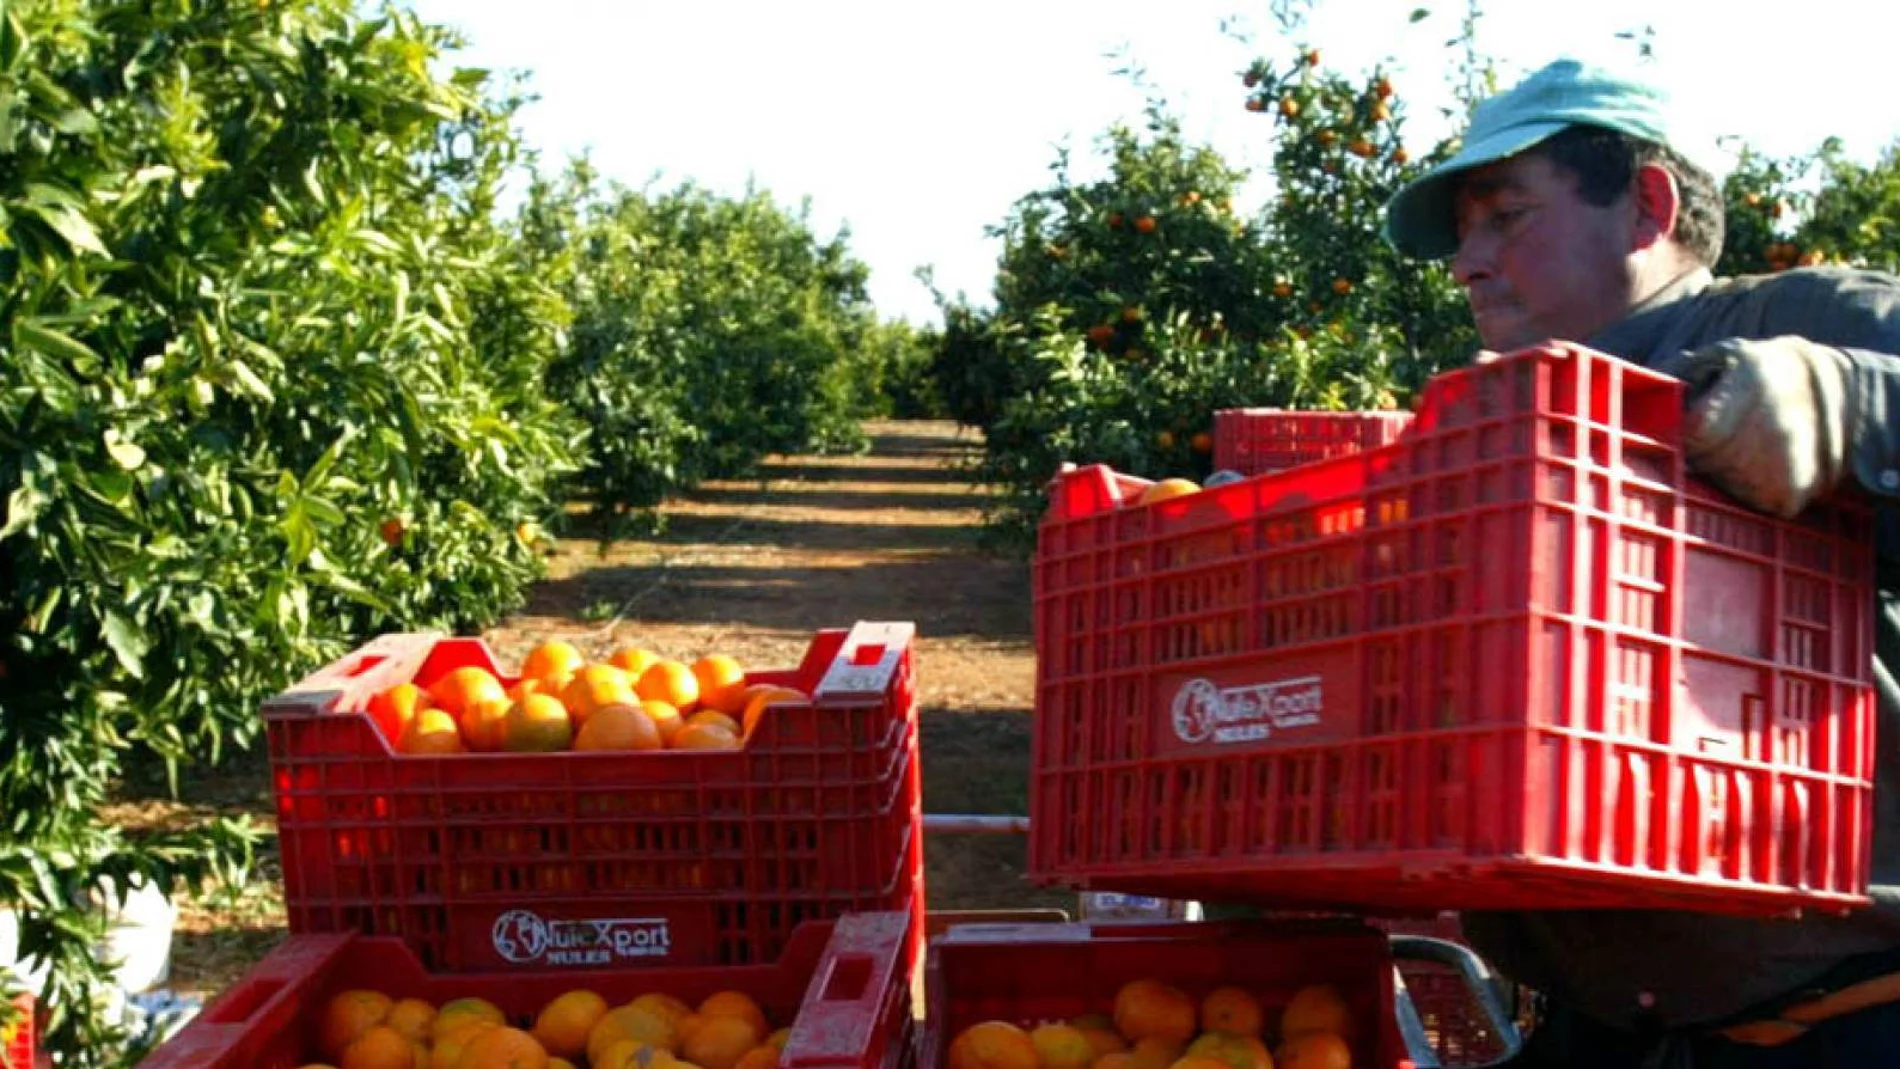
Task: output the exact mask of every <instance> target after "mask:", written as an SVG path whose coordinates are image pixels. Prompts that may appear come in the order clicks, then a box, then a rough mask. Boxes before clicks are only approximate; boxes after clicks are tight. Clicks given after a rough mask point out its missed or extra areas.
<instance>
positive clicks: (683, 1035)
mask: <svg viewBox="0 0 1900 1069" xmlns="http://www.w3.org/2000/svg"><path fill="white" fill-rule="evenodd" d="M705 1023H706V1018H704V1017H701V1016H700V1015H699V1014H697V1013H689V1014H687V1015H686V1016H684V1017H681V1018H680V1019H679V1020H678V1021H675V1022H674V1028H675V1029H676V1030H677V1031H678V1032H679V1037H680V1042H681V1043H684V1042H686V1041H687V1040H689V1039H691V1038H693V1033H695V1032H697V1031H699V1026H700V1025H703V1024H705Z"/></svg>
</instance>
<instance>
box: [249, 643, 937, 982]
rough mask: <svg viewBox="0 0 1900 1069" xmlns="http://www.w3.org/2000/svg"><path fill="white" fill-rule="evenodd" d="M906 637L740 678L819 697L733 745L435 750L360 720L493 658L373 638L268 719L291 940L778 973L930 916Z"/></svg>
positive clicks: (513, 962)
mask: <svg viewBox="0 0 1900 1069" xmlns="http://www.w3.org/2000/svg"><path fill="white" fill-rule="evenodd" d="M914 634H915V628H914V627H913V626H912V625H910V624H888V623H887V624H867V623H860V624H858V625H857V626H856V627H854V628H852V629H851V630H850V632H849V633H847V632H845V631H842V630H830V631H821V632H818V634H817V636H816V637H815V638H814V639H813V641H812V643H811V645H810V647H809V648H808V649H807V651H806V654H805V658H804V662H803V663H802V664H801V665H800V666H799V667H798V668H797V669H795V670H792V671H780V672H755V673H751V674H750V675H748V677H747V678H748V679H749V680H750V681H752V682H771V683H783V684H789V685H791V686H794V687H797V688H798V689H799V690H801V691H804V692H805V693H807V694H810V695H812V700H811V702H809V703H806V704H782V705H777V706H774V708H773V710H772V713H771V715H769V716H767V717H765V718H764V719H762V720H761V721H760V722H759V724H758V726H757V727H756V728H755V730H754V731H753V732H752V734H751V735H750V736H749V737H748V738H747V740H746V744H745V748H744V749H743V750H742V751H737V752H716V753H708V752H692V751H662V752H654V753H637V754H628V753H596V752H567V753H548V754H515V753H475V754H453V755H447V756H422V755H407V754H398V753H395V752H394V751H392V750H391V748H390V746H389V744H388V742H387V741H386V740H385V739H384V738H383V735H382V733H381V732H380V731H378V730H377V728H376V727H375V725H374V724H373V723H372V721H371V720H370V718H369V717H368V716H367V715H366V714H365V713H363V712H361V710H362V708H363V707H364V705H365V703H366V702H367V701H368V699H369V697H370V695H372V694H373V693H375V692H376V691H378V690H381V689H383V688H385V687H389V686H392V685H394V684H395V683H398V682H401V681H403V680H411V679H413V680H414V681H415V682H416V683H417V684H418V685H419V686H423V687H427V686H428V685H429V684H431V683H433V682H434V681H435V680H436V679H437V678H439V677H441V676H442V675H444V674H446V673H447V672H449V671H451V670H453V669H455V668H458V667H461V666H464V665H471V664H474V665H480V666H482V667H484V668H487V669H489V670H490V671H494V670H495V664H494V660H493V658H492V657H491V656H490V654H489V651H488V649H487V648H486V647H485V646H484V645H483V644H482V643H481V642H480V641H479V640H477V639H462V638H442V637H440V636H436V635H420V636H418V635H392V636H385V637H383V638H381V639H378V640H376V641H374V642H372V643H370V644H369V645H368V646H365V647H364V648H363V649H361V650H358V651H357V652H356V653H354V654H352V655H350V656H349V657H346V658H344V659H343V660H341V661H339V662H337V663H336V664H333V665H331V666H330V667H328V668H325V669H324V670H322V671H320V672H318V673H316V674H315V675H313V676H312V677H310V678H309V679H307V680H305V681H303V682H302V683H299V684H298V685H297V686H295V687H293V688H292V689H291V690H289V691H287V692H285V693H284V694H282V695H280V696H278V697H277V698H275V699H272V700H271V701H269V702H267V703H265V706H264V717H265V722H266V729H267V734H268V738H269V743H270V755H271V763H272V770H273V775H274V782H275V787H276V794H277V824H278V835H279V842H280V848H281V853H282V857H283V869H284V896H285V901H286V905H287V907H288V913H289V923H290V930H291V931H292V932H295V933H317V932H352V931H354V932H362V933H364V934H367V935H395V936H400V937H401V938H402V939H403V940H404V941H405V942H406V943H408V944H409V946H410V947H411V948H412V949H413V950H414V951H415V952H416V955H417V957H418V958H419V959H420V960H421V962H422V965H423V967H424V968H428V969H431V970H442V971H449V972H467V971H484V970H509V969H532V968H544V967H548V966H561V967H570V968H571V967H598V968H608V967H614V966H627V965H637V964H650V965H681V964H687V965H739V964H748V963H752V962H770V961H772V960H774V959H775V958H776V956H777V955H778V953H779V951H780V949H781V948H782V947H783V945H784V943H785V940H786V939H787V938H789V937H790V936H791V934H792V932H793V930H794V929H796V928H797V927H798V926H799V924H801V923H802V922H804V921H808V920H824V919H831V918H835V917H838V916H840V915H842V914H844V913H846V912H848V911H865V910H891V909H901V908H906V906H907V905H908V906H909V908H912V909H914V910H916V911H918V912H919V913H920V914H921V911H922V909H923V895H922V878H923V877H922V874H923V867H922V814H921V810H920V808H919V800H920V790H919V778H918V760H917V702H916V688H915V681H914V675H913V667H912V665H913V637H914ZM498 674H499V673H498ZM919 931H920V932H921V928H920V929H919ZM919 937H920V938H921V935H920V936H919Z"/></svg>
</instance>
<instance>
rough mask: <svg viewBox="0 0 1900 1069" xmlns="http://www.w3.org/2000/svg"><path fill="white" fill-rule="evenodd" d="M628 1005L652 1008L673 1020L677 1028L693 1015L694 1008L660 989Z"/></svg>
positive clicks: (646, 1008) (645, 1008)
mask: <svg viewBox="0 0 1900 1069" xmlns="http://www.w3.org/2000/svg"><path fill="white" fill-rule="evenodd" d="M627 1005H629V1006H632V1007H634V1008H635V1009H643V1010H652V1011H654V1012H656V1013H658V1014H659V1015H660V1016H662V1017H665V1018H666V1019H667V1020H669V1021H672V1022H673V1026H674V1027H675V1028H678V1027H679V1023H680V1022H681V1021H684V1020H685V1019H686V1018H688V1017H691V1016H692V1015H693V1008H692V1007H691V1006H689V1005H687V1004H686V1003H685V1002H684V1001H682V1000H680V999H677V998H674V997H673V996H672V995H668V994H665V993H663V992H659V991H649V992H647V993H646V994H644V995H641V996H640V997H639V998H636V999H634V1000H633V1001H632V1002H629V1003H627Z"/></svg>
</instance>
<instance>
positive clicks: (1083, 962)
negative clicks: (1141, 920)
mask: <svg viewBox="0 0 1900 1069" xmlns="http://www.w3.org/2000/svg"><path fill="white" fill-rule="evenodd" d="M1133 980H1160V981H1162V982H1164V983H1168V984H1172V985H1174V986H1175V987H1178V988H1180V989H1181V990H1183V991H1185V992H1186V993H1187V994H1188V995H1190V996H1192V997H1193V998H1194V999H1195V1000H1196V1001H1197V1002H1198V1001H1199V1000H1200V999H1201V998H1202V997H1204V996H1205V995H1206V994H1207V993H1208V992H1209V991H1212V990H1213V989H1214V988H1216V987H1222V986H1227V985H1234V986H1238V987H1241V988H1243V989H1245V990H1246V991H1248V993H1250V994H1252V995H1253V996H1254V997H1255V998H1257V999H1259V1000H1260V1002H1261V1005H1262V1007H1263V1008H1264V1009H1265V1010H1266V1016H1267V1019H1268V1020H1269V1021H1277V1020H1278V1019H1279V1015H1280V1011H1281V1010H1283V1009H1284V1008H1285V1006H1286V1004H1287V1002H1288V1001H1289V1000H1291V999H1292V997H1293V994H1294V992H1296V991H1298V990H1299V989H1300V988H1302V987H1304V986H1306V985H1308V984H1331V985H1333V986H1334V987H1336V988H1337V989H1338V990H1339V993H1340V994H1341V995H1342V996H1344V998H1345V1000H1346V1004H1347V1006H1348V1007H1349V1008H1350V1009H1351V1011H1352V1020H1353V1022H1354V1024H1355V1029H1354V1031H1355V1034H1353V1035H1350V1036H1344V1037H1342V1038H1344V1039H1345V1040H1346V1041H1347V1043H1348V1044H1349V1045H1350V1046H1351V1047H1352V1052H1353V1060H1352V1063H1353V1065H1355V1066H1358V1067H1360V1069H1369V1067H1378V1069H1398V1067H1400V1066H1404V1067H1407V1069H1409V1067H1410V1066H1411V1064H1412V1063H1411V1062H1410V1061H1408V1060H1406V1058H1405V1047H1404V1044H1403V1043H1402V1042H1401V1040H1400V1039H1399V1034H1398V1029H1397V1026H1396V1024H1395V1022H1394V1019H1393V1015H1392V1000H1393V985H1392V960H1391V958H1390V956H1389V954H1388V952H1387V947H1386V941H1385V936H1383V935H1381V934H1380V933H1378V932H1376V931H1373V930H1371V929H1369V928H1366V927H1364V926H1361V925H1353V924H1337V923H1333V924H1328V923H1325V922H1273V923H1218V924H1180V923H1165V924H1152V925H1149V924H1126V923H1110V924H1101V925H1089V924H1022V925H984V924H968V925H961V926H958V927H955V928H952V929H950V930H949V931H947V932H945V933H944V934H943V935H941V936H938V937H937V938H935V939H933V940H931V942H930V950H929V952H928V954H927V955H926V958H925V965H924V1005H925V1009H926V1012H925V1020H924V1028H923V1032H922V1033H921V1035H922V1045H921V1052H920V1053H919V1055H918V1066H919V1069H946V1062H945V1056H946V1055H947V1053H948V1051H949V1048H950V1044H951V1042H952V1041H953V1040H955V1039H956V1036H957V1034H958V1033H959V1032H961V1031H963V1029H965V1028H968V1027H969V1026H971V1025H973V1024H977V1023H980V1022H982V1021H1009V1022H1012V1023H1014V1024H1018V1025H1022V1026H1024V1027H1033V1026H1035V1025H1039V1024H1044V1023H1049V1022H1057V1021H1069V1020H1073V1019H1074V1018H1076V1017H1079V1016H1081V1015H1083V1014H1090V1013H1108V1012H1110V1011H1111V1010H1112V1009H1113V1007H1114V1004H1115V993H1116V992H1117V991H1119V990H1120V989H1121V986H1122V985H1123V984H1126V983H1128V982H1130V981H1133ZM1271 1038H1272V1037H1271V1035H1270V1036H1269V1039H1271Z"/></svg>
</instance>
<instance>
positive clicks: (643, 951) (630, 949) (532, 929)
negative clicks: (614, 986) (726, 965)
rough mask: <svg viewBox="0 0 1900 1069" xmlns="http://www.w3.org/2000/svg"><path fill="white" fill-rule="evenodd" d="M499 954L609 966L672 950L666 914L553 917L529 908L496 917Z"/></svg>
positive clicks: (524, 960)
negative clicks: (592, 917)
mask: <svg viewBox="0 0 1900 1069" xmlns="http://www.w3.org/2000/svg"><path fill="white" fill-rule="evenodd" d="M492 934H493V941H494V944H495V952H496V953H498V954H500V955H501V956H502V957H504V958H506V959H507V960H508V961H510V962H512V963H514V964H516V965H534V964H547V965H611V964H613V963H615V962H617V961H621V960H624V959H627V958H663V957H666V956H667V955H668V954H670V953H671V952H672V949H673V947H672V942H673V940H672V932H671V930H670V929H669V928H668V926H667V922H666V918H665V917H622V918H595V919H590V920H551V919H549V918H546V917H543V916H541V915H540V914H538V913H535V912H533V911H531V910H525V909H511V910H509V911H508V912H506V913H503V914H502V915H501V916H499V917H497V918H495V927H494V929H493V932H492Z"/></svg>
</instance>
